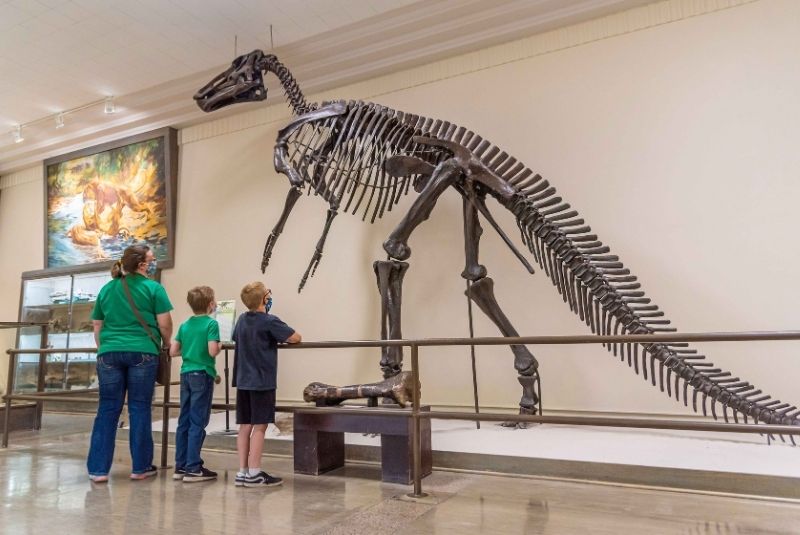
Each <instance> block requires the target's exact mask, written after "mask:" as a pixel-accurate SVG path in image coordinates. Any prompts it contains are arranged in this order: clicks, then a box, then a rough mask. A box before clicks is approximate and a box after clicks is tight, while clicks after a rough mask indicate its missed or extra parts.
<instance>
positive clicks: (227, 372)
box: [209, 349, 238, 435]
mask: <svg viewBox="0 0 800 535" xmlns="http://www.w3.org/2000/svg"><path fill="white" fill-rule="evenodd" d="M224 351H225V369H224V370H223V372H222V375H223V376H224V377H225V405H226V408H225V429H223V430H221V431H212V432H211V433H209V435H235V434H237V433H238V431H237V430H236V429H231V410H230V408H228V407H227V406H229V405H230V404H231V379H230V375H231V372H230V365H229V362H228V350H227V349H225V350H224Z"/></svg>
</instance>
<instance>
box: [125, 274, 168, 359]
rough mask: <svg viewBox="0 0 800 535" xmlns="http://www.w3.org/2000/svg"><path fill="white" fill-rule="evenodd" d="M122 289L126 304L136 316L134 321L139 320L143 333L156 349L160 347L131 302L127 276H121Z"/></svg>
mask: <svg viewBox="0 0 800 535" xmlns="http://www.w3.org/2000/svg"><path fill="white" fill-rule="evenodd" d="M122 287H123V288H124V289H125V296H126V297H127V298H128V304H129V305H130V306H131V310H133V315H134V316H136V319H137V320H139V323H141V324H142V327H143V328H144V332H146V333H147V336H149V337H150V339H151V340H152V341H153V343H154V344H155V345H156V347H157V348H160V347H161V344H160V343H159V342H158V339H157V338H156V337H155V336H153V331H152V330H151V329H150V326H149V325H148V324H147V323H146V322H145V321H144V318H143V317H142V315H141V314H140V313H139V309H138V308H136V305H135V304H134V302H133V296H132V295H131V289H130V288H128V277H127V275H123V276H122Z"/></svg>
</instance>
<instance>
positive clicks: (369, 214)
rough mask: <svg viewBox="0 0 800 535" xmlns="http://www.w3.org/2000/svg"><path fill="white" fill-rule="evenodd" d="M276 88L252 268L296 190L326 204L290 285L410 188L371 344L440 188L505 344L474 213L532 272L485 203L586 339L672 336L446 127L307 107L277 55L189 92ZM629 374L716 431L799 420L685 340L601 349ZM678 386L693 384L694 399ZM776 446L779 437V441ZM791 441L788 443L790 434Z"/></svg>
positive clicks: (595, 248)
mask: <svg viewBox="0 0 800 535" xmlns="http://www.w3.org/2000/svg"><path fill="white" fill-rule="evenodd" d="M266 72H271V73H273V74H275V75H276V76H277V77H278V79H279V80H280V82H281V84H282V86H283V89H284V91H285V93H286V99H287V101H288V104H289V106H290V107H291V108H292V111H293V118H292V120H291V121H290V122H289V124H287V125H286V126H285V127H284V128H283V129H282V130H280V131H279V133H278V136H277V141H276V144H275V152H274V163H275V169H276V170H277V171H278V172H279V173H282V174H284V175H286V176H287V177H288V179H289V182H290V185H291V188H290V190H289V193H288V195H287V198H286V204H285V206H284V209H283V213H282V214H281V216H280V219H279V220H278V223H277V224H276V225H275V227H274V229H273V230H272V232H271V233H270V235H269V238H268V239H267V243H266V246H265V248H264V255H263V261H262V265H261V268H262V271H264V270H265V269H266V267H267V265H268V263H269V260H270V257H271V255H272V251H273V248H274V247H275V243H276V240H277V238H278V236H279V235H280V234H281V232H282V231H283V228H284V225H285V223H286V221H287V219H288V216H289V213H290V212H291V210H292V207H293V206H294V204H295V203H296V202H297V200H298V198H299V197H300V196H301V194H302V192H303V191H304V190H305V191H307V192H308V193H309V194H310V193H311V192H312V191H313V192H314V194H315V195H319V196H321V197H322V198H323V199H325V201H327V203H328V205H329V209H328V214H327V218H326V221H325V226H324V229H323V232H322V236H321V238H320V239H319V242H318V243H317V246H316V249H315V251H314V254H313V256H312V258H311V261H310V263H309V265H308V268H307V269H306V272H305V273H304V274H303V277H302V280H301V282H300V287H299V290H302V288H303V286H304V285H305V284H306V282H307V280H308V278H309V277H311V276H313V275H314V272H315V270H316V269H317V266H318V265H319V262H320V259H321V258H322V251H323V247H324V245H325V239H326V237H327V235H328V231H329V230H330V228H331V224H332V221H333V219H334V218H335V217H336V215H337V214H338V213H339V212H340V211H344V212H351V213H352V214H358V213H361V214H362V219H364V220H366V219H367V218H369V220H370V222H374V221H375V220H376V219H377V218H380V217H382V216H383V215H385V214H386V213H387V212H389V211H391V210H392V207H393V206H395V205H396V204H397V203H398V201H399V200H400V198H401V197H402V196H403V195H406V194H408V193H409V190H410V188H411V187H413V188H414V190H415V191H416V192H417V193H418V197H417V198H416V199H415V200H414V202H413V204H412V206H411V208H410V209H409V211H408V213H407V214H405V216H404V217H403V219H402V221H401V222H400V223H399V225H398V226H397V227H396V228H395V229H394V230H393V231H392V232H391V234H390V235H389V237H388V239H387V240H386V241H385V242H384V243H383V248H384V250H385V251H386V252H387V254H388V256H389V259H388V260H386V261H377V262H375V264H374V269H375V273H376V276H377V280H378V288H379V291H380V294H381V304H382V307H381V311H382V313H381V316H382V329H381V335H382V337H383V338H384V339H386V338H400V337H401V324H400V307H401V294H402V292H401V290H402V279H403V275H404V273H405V271H406V270H407V269H408V264H407V263H406V262H404V260H406V259H408V258H409V257H410V255H411V249H410V248H409V247H408V239H409V237H410V236H411V234H412V232H413V231H414V229H415V228H416V227H417V226H418V225H419V224H420V223H422V222H423V221H425V220H426V219H427V218H428V216H429V215H430V213H431V211H432V210H433V208H434V206H435V204H436V201H437V200H438V198H439V196H440V195H441V194H442V193H443V192H444V191H445V190H446V189H448V188H449V187H452V188H453V189H455V190H456V191H457V192H458V193H459V194H460V195H461V196H462V198H463V210H464V234H465V254H466V266H465V268H464V271H463V273H462V274H461V276H462V277H464V278H465V279H467V280H468V281H471V284H470V285H469V289H468V290H467V295H468V297H469V298H470V299H471V300H472V301H474V302H475V303H476V304H477V305H478V307H479V308H480V309H481V310H482V311H483V312H484V313H485V314H486V315H487V316H488V317H489V318H490V319H491V320H492V321H493V322H494V323H495V324H496V325H497V326H498V328H499V330H500V331H501V332H502V334H503V335H505V336H516V335H517V331H516V330H515V329H514V327H513V326H512V324H511V322H510V321H509V320H508V318H507V317H506V316H505V314H504V313H503V311H502V310H501V309H500V307H499V305H498V303H497V301H496V300H495V297H494V291H493V284H494V283H493V281H492V279H491V278H489V277H488V276H487V271H486V268H485V267H484V266H482V265H481V264H479V262H478V249H479V240H480V236H481V233H482V228H481V224H480V221H479V214H480V216H482V217H483V218H484V219H486V221H488V222H489V224H490V225H491V226H492V227H493V228H494V229H495V230H496V231H497V232H498V233H499V234H500V236H501V237H502V239H503V241H504V242H505V243H506V244H507V245H508V246H509V247H510V248H511V250H512V251H513V252H514V254H515V255H516V256H517V258H519V259H520V261H521V262H522V263H523V264H524V265H525V267H526V269H528V271H530V272H531V273H533V268H532V267H531V266H530V264H528V262H527V261H526V260H525V258H524V256H523V255H522V254H521V253H520V252H519V251H518V250H517V249H516V247H515V246H514V244H513V242H512V241H511V239H510V238H509V237H508V236H507V235H506V234H505V233H504V232H503V231H502V230H501V229H500V227H499V226H498V225H497V223H496V222H495V221H494V219H493V218H492V216H491V214H490V212H489V210H488V207H487V205H486V198H487V197H492V198H494V199H495V200H496V201H497V202H498V203H499V204H500V205H502V206H503V207H505V208H506V209H508V210H509V211H511V212H512V213H513V214H514V216H515V218H516V222H517V225H518V227H519V231H520V235H521V238H522V242H523V243H524V244H525V245H526V246H527V248H528V250H529V251H530V252H531V253H532V254H533V257H534V259H535V261H536V263H537V264H538V265H539V266H541V268H542V269H543V270H544V272H545V273H546V274H547V276H548V277H550V279H551V280H552V282H553V285H554V286H555V287H556V290H557V291H558V292H559V294H561V296H562V298H563V300H564V302H565V303H566V304H567V305H568V306H569V307H570V309H571V310H572V311H573V312H574V313H575V314H576V315H577V316H578V317H579V318H580V319H581V321H583V322H585V323H586V325H587V326H588V327H589V328H590V329H591V331H592V332H593V333H597V334H604V335H605V334H621V333H622V334H652V333H660V332H672V331H675V330H676V329H675V328H673V327H670V326H669V324H670V321H669V320H668V319H666V318H665V317H664V312H663V311H661V310H659V308H658V306H656V305H654V304H652V303H651V302H650V299H648V298H647V297H646V296H645V293H644V291H642V289H641V285H640V284H639V283H638V282H637V279H636V277H635V276H634V275H632V274H631V273H630V270H628V269H627V268H625V267H624V265H623V263H622V262H621V261H620V259H619V258H618V257H617V256H616V255H613V254H611V253H610V249H609V247H608V246H607V245H604V244H603V242H601V241H600V239H599V238H598V237H597V236H596V235H595V234H592V233H591V229H590V227H589V226H588V225H586V224H585V222H584V220H583V219H582V218H580V216H579V215H578V212H577V211H575V210H572V209H571V208H570V205H569V204H568V203H567V202H565V201H564V200H562V198H561V197H560V196H559V195H558V193H557V192H556V189H555V188H554V187H553V186H551V185H550V183H549V182H548V181H547V180H545V179H544V178H542V177H541V176H540V175H538V174H535V173H534V172H532V171H531V170H530V169H528V168H527V167H526V166H525V165H524V164H523V163H522V162H519V161H518V160H517V159H515V158H514V157H512V156H510V155H509V154H507V153H505V152H503V151H502V150H501V149H500V148H498V147H496V146H495V145H493V144H492V143H491V142H489V141H488V140H486V139H484V138H482V137H481V136H479V135H477V134H475V133H473V132H471V131H469V130H467V129H466V128H463V127H460V126H457V125H455V124H452V123H450V122H447V121H442V120H434V119H430V118H426V117H421V116H419V115H414V114H409V113H404V112H400V111H396V110H393V109H391V108H387V107H384V106H381V105H379V104H375V103H370V102H362V101H357V100H351V101H343V100H339V101H332V102H323V103H321V104H309V103H308V102H306V100H305V97H304V96H303V93H302V92H301V91H300V88H299V87H298V85H297V82H296V81H295V79H294V78H293V77H292V75H291V73H290V72H289V70H288V69H287V68H286V67H285V66H284V65H283V64H282V63H280V61H278V59H277V58H276V57H275V56H274V55H267V54H264V53H263V52H261V51H260V50H255V51H253V52H251V53H249V54H246V55H243V56H240V57H239V58H237V59H236V60H235V61H234V62H233V64H232V65H231V67H230V68H229V69H227V70H226V71H224V72H223V73H221V74H220V75H219V76H217V77H216V78H214V79H213V80H212V81H211V82H209V84H207V85H206V86H205V87H203V88H202V89H200V90H199V91H198V92H197V94H196V95H195V97H194V98H195V100H196V101H197V103H198V105H199V106H200V108H201V109H203V110H204V111H207V112H208V111H213V110H215V109H218V108H221V107H224V106H227V105H230V104H234V103H237V102H248V101H255V100H263V99H265V98H266V96H267V90H266V87H265V86H264V84H263V78H262V74H263V73H266ZM604 346H605V347H606V348H607V349H608V350H609V351H610V352H611V353H612V354H613V355H614V356H615V357H616V356H618V357H619V358H620V360H621V361H622V362H627V363H628V366H629V367H632V368H633V370H634V371H635V372H636V374H637V375H638V374H640V373H641V374H642V375H643V377H644V379H645V380H649V381H650V382H651V383H652V384H653V385H654V386H655V385H658V387H659V389H660V390H661V391H662V392H663V391H665V390H666V393H667V395H668V396H670V397H672V396H673V395H674V396H675V398H676V400H678V401H680V400H681V399H682V400H683V403H684V405H687V406H688V404H689V400H690V398H691V402H692V409H693V410H694V411H695V412H698V397H700V398H701V402H700V403H699V405H700V408H701V409H702V412H703V414H704V415H707V413H708V407H709V405H710V412H711V415H712V416H713V417H714V418H715V419H716V418H717V417H718V407H717V406H718V405H719V406H720V407H721V409H722V416H723V418H724V419H725V421H726V422H727V421H728V420H729V415H728V411H729V410H730V412H731V415H732V417H733V420H734V421H736V422H737V423H738V422H739V416H741V417H743V420H744V421H745V422H748V419H752V421H753V423H758V422H765V423H769V424H783V425H800V418H799V417H798V416H799V415H800V409H798V408H797V407H795V406H794V405H790V404H788V403H782V402H781V401H780V400H774V399H771V397H770V396H769V395H767V394H763V393H762V391H761V390H759V389H757V388H756V386H755V385H752V384H750V383H749V382H747V381H744V380H742V379H740V378H739V377H733V376H732V375H731V373H730V372H726V371H723V370H722V369H720V368H718V367H716V366H714V364H713V363H711V362H709V361H708V360H707V359H706V357H705V356H704V355H701V354H698V352H697V350H696V349H692V348H690V347H689V344H687V343H626V344H618V343H611V344H604ZM511 350H512V352H513V353H514V366H515V368H516V369H517V371H518V373H519V377H518V379H519V382H520V384H521V385H522V391H523V393H522V399H521V401H520V412H521V413H522V414H535V413H536V412H537V409H538V403H539V396H538V394H537V388H536V387H538V382H539V374H538V371H537V370H538V362H537V361H536V359H535V358H534V356H533V355H532V354H531V353H530V351H528V349H527V348H526V347H525V346H511ZM402 358H403V355H402V348H384V350H383V352H382V358H381V368H382V370H383V373H384V377H385V378H390V377H393V376H394V375H397V374H398V373H400V371H401V367H402ZM689 387H691V388H692V391H691V394H690V393H689ZM781 438H783V437H781ZM790 439H792V442H793V443H794V440H793V437H791V436H790Z"/></svg>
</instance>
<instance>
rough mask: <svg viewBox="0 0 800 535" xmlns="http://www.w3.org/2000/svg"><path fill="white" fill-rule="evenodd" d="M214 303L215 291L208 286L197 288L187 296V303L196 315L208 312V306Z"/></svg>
mask: <svg viewBox="0 0 800 535" xmlns="http://www.w3.org/2000/svg"><path fill="white" fill-rule="evenodd" d="M213 301H214V290H213V289H212V288H210V287H208V286H195V287H194V288H192V289H191V290H189V293H188V294H186V302H187V303H189V306H190V307H192V312H194V313H195V314H205V313H206V312H208V305H209V304H210V303H212V302H213Z"/></svg>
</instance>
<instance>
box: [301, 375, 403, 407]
mask: <svg viewBox="0 0 800 535" xmlns="http://www.w3.org/2000/svg"><path fill="white" fill-rule="evenodd" d="M379 397H382V398H388V399H391V400H392V401H394V402H395V403H397V404H398V405H400V406H401V407H405V406H406V404H407V403H409V402H410V401H411V400H412V399H413V397H414V379H413V377H412V375H411V372H400V373H398V374H397V375H395V376H393V377H389V378H388V379H384V380H383V381H380V382H378V383H367V384H362V385H348V386H333V385H328V384H325V383H311V384H309V385H308V386H307V387H305V388H304V389H303V399H304V400H305V401H314V402H317V403H318V404H324V405H338V404H340V403H341V402H343V401H345V400H347V399H361V398H379Z"/></svg>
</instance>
